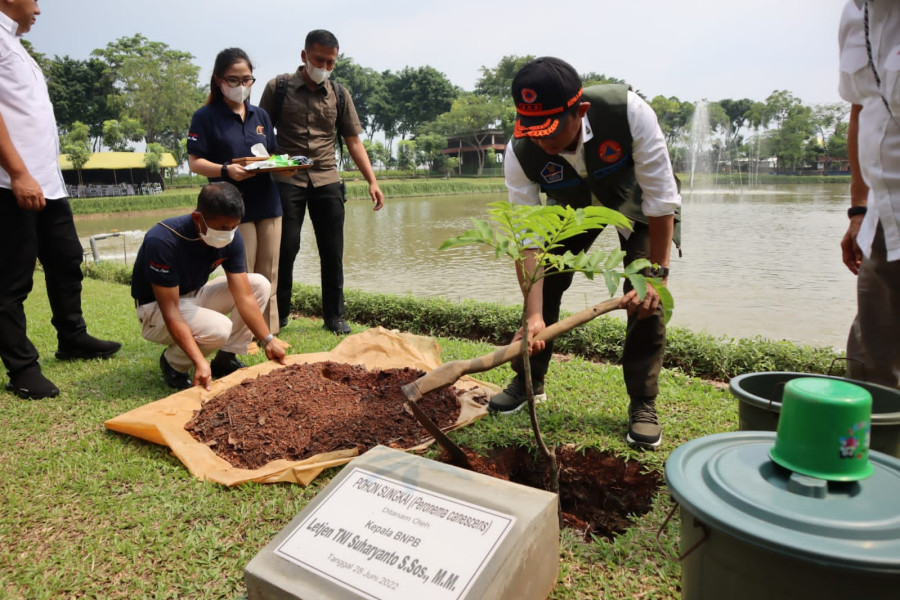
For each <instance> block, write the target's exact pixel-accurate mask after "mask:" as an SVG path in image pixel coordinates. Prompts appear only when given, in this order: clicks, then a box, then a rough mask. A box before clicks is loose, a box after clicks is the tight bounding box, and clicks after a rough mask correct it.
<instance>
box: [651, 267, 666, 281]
mask: <svg viewBox="0 0 900 600" xmlns="http://www.w3.org/2000/svg"><path fill="white" fill-rule="evenodd" d="M646 273H647V277H658V278H659V279H665V278H666V277H668V276H669V267H648V268H647V270H646Z"/></svg>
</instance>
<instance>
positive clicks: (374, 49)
mask: <svg viewBox="0 0 900 600" xmlns="http://www.w3.org/2000/svg"><path fill="white" fill-rule="evenodd" d="M845 2H846V0H753V1H752V2H735V1H734V0H721V1H718V2H716V1H713V0H617V1H615V2H613V1H609V0H581V1H576V0H545V1H543V2H537V1H534V0H519V1H517V2H511V1H502V0H494V1H492V2H491V1H484V0H481V1H474V0H453V1H451V2H442V1H439V0H428V1H425V0H418V1H415V2H414V1H402V0H382V1H381V2H373V1H371V0H365V1H361V0H337V1H333V2H321V1H320V2H314V3H313V2H307V1H305V0H265V1H263V2H238V1H236V0H179V1H176V0H155V1H154V2H139V1H135V0H77V1H75V0H40V4H39V6H40V8H41V11H42V13H41V15H39V16H38V20H37V23H36V24H35V26H34V27H33V28H32V30H31V32H29V33H28V34H26V36H25V39H27V40H29V41H30V42H31V43H32V44H33V45H34V47H35V49H36V50H37V51H38V52H42V53H44V54H46V55H47V56H50V57H52V56H54V55H57V56H65V55H68V56H69V57H71V58H75V59H85V58H88V57H89V55H90V53H91V51H92V50H94V49H96V48H103V47H105V46H106V45H107V43H109V42H111V41H114V40H116V39H118V38H120V37H130V36H132V35H134V34H136V33H141V34H143V35H144V36H145V37H147V38H148V39H150V40H154V41H160V42H164V43H166V44H168V45H169V46H170V47H171V48H173V49H177V50H182V51H185V52H189V53H191V54H192V55H193V56H194V57H195V59H194V62H195V63H196V64H197V65H198V66H199V67H200V79H201V81H202V82H207V81H209V77H210V75H211V72H212V65H213V61H214V60H215V56H216V54H217V53H218V52H219V51H220V50H222V49H223V48H228V47H232V46H238V47H241V48H243V49H244V50H245V51H246V52H247V53H248V54H249V55H250V58H251V60H252V61H253V63H254V66H255V69H256V70H255V73H254V75H256V77H257V80H258V83H257V85H256V86H255V88H254V91H253V94H252V96H251V101H252V102H253V103H256V102H257V101H258V100H259V95H260V94H261V93H262V85H261V83H262V82H264V81H267V80H269V79H271V78H272V77H274V76H276V75H277V74H278V73H282V72H287V71H293V70H294V69H296V67H297V65H298V64H299V63H300V50H301V49H302V47H303V41H304V38H305V37H306V33H307V32H308V31H309V30H311V29H327V30H329V31H331V32H332V33H334V34H335V35H336V36H337V38H338V40H339V41H340V44H341V47H340V50H341V52H342V53H343V54H344V55H346V56H349V57H351V58H353V60H354V61H355V62H356V63H358V64H360V65H362V66H364V67H370V68H373V69H375V70H377V71H385V70H391V71H399V70H401V69H403V68H404V67H406V66H410V67H419V66H424V65H429V66H432V67H434V68H436V69H437V70H439V71H441V72H442V73H444V74H445V75H446V76H447V77H448V78H449V79H450V81H451V82H452V83H454V84H456V85H458V86H460V87H461V88H463V89H465V90H472V89H474V86H475V82H476V81H477V80H478V78H479V77H480V76H481V68H482V67H488V68H491V67H495V66H496V65H497V63H498V62H499V61H500V59H501V58H502V57H503V56H506V55H518V56H522V55H527V54H532V55H536V56H546V55H552V56H558V57H560V58H563V59H565V60H567V61H569V62H570V63H572V65H574V66H575V68H576V69H578V70H579V71H581V72H587V71H594V72H597V73H602V74H605V75H607V76H611V77H618V78H621V79H624V80H626V81H627V82H628V83H630V84H631V85H632V87H633V88H635V89H637V90H639V91H640V92H641V93H643V94H644V95H645V96H646V97H647V98H652V97H654V96H657V95H659V94H662V95H664V96H676V97H678V98H679V99H681V100H683V101H684V100H689V101H696V100H700V99H706V100H710V101H715V100H721V99H723V98H732V99H738V98H750V99H752V100H759V101H761V100H765V98H766V97H767V96H768V95H769V94H770V93H771V92H772V91H773V90H788V91H790V92H791V93H793V94H794V95H795V96H797V97H798V98H800V99H801V100H802V101H803V102H804V103H806V104H819V103H830V102H840V101H841V100H840V97H839V96H838V94H837V80H838V49H837V27H838V21H839V19H840V14H841V10H842V7H843V6H844V4H845Z"/></svg>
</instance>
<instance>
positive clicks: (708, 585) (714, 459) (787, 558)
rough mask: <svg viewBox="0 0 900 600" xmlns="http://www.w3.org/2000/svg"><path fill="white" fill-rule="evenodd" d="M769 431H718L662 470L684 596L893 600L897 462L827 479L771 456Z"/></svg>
mask: <svg viewBox="0 0 900 600" xmlns="http://www.w3.org/2000/svg"><path fill="white" fill-rule="evenodd" d="M775 441H776V434H775V433H771V432H759V431H738V432H731V433H720V434H715V435H709V436H706V437H702V438H698V439H695V440H691V441H690V442H687V443H686V444H683V445H681V446H679V447H678V448H676V449H675V450H674V451H673V452H672V454H671V455H670V456H669V458H668V460H667V461H666V465H665V477H666V483H667V484H668V487H669V491H670V493H671V495H672V497H673V498H674V499H675V501H676V502H677V503H678V505H679V507H680V511H681V552H682V554H683V557H682V560H681V566H682V577H681V581H682V584H681V588H682V599H683V600H713V599H715V600H725V599H727V600H760V599H765V600H822V599H835V600H837V599H840V600H843V599H844V598H873V599H874V598H879V599H882V598H885V599H888V598H900V501H898V498H900V460H898V459H897V458H894V457H892V456H888V455H887V454H884V453H881V452H870V453H869V461H870V462H871V464H872V466H873V467H874V469H873V473H872V475H871V476H869V477H866V478H865V479H861V480H858V481H851V482H834V481H825V480H822V479H816V478H813V477H809V476H807V475H799V474H795V473H792V472H790V471H788V470H787V469H785V468H783V467H781V466H779V465H778V464H776V463H775V462H774V461H773V460H771V458H770V456H769V451H770V450H771V449H772V447H773V446H774V444H775Z"/></svg>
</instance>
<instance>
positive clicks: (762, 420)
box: [728, 371, 900, 598]
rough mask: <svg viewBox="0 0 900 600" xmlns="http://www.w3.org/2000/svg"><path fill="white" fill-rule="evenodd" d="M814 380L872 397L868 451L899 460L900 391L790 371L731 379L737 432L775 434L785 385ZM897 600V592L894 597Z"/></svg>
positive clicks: (750, 374)
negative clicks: (862, 391)
mask: <svg viewBox="0 0 900 600" xmlns="http://www.w3.org/2000/svg"><path fill="white" fill-rule="evenodd" d="M798 377H817V378H822V379H830V380H838V381H845V382H848V383H852V384H854V385H858V386H860V387H861V388H863V389H865V390H866V391H868V392H869V393H870V394H872V440H871V445H870V446H869V447H870V448H871V449H872V450H877V451H878V452H884V453H885V454H890V455H891V456H895V457H897V458H900V390H896V389H893V388H889V387H885V386H883V385H876V384H874V383H868V382H865V381H856V380H853V379H846V378H844V377H834V376H831V375H809V374H806V373H793V372H790V371H773V372H769V373H746V374H744V375H738V376H737V377H734V378H732V380H731V382H730V383H729V385H728V387H729V389H730V390H731V393H732V395H734V396H735V397H736V398H737V399H738V427H739V428H740V430H741V431H775V430H776V429H777V428H778V417H779V415H780V414H781V396H782V393H783V392H784V386H785V385H786V384H787V382H788V381H791V380H793V379H796V378H798ZM897 597H898V598H900V592H898V595H897Z"/></svg>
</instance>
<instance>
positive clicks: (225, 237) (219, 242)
mask: <svg viewBox="0 0 900 600" xmlns="http://www.w3.org/2000/svg"><path fill="white" fill-rule="evenodd" d="M200 218H201V219H203V224H204V225H206V233H201V234H200V239H201V240H203V243H204V244H206V245H207V246H212V247H213V248H224V247H225V246H227V245H228V244H230V243H231V242H233V241H234V232H235V231H237V228H236V227H235V228H234V229H232V230H231V231H219V230H218V229H213V228H212V227H210V226H209V225H208V224H207V222H206V217H204V216H203V215H200Z"/></svg>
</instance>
